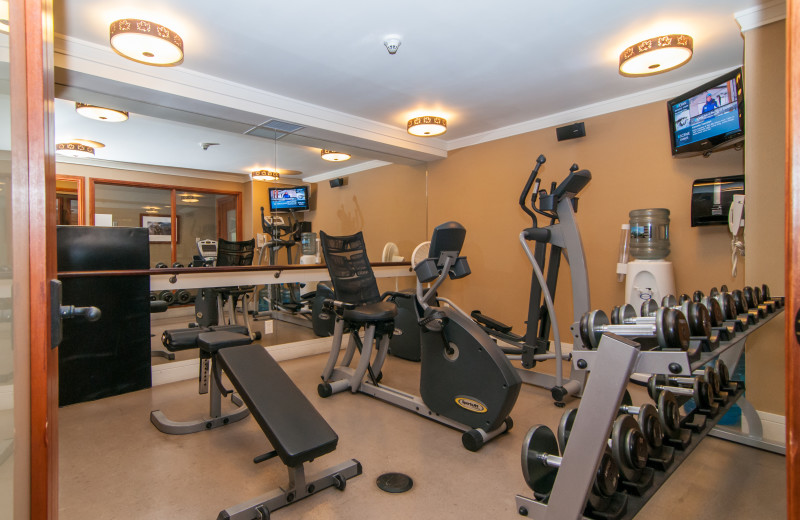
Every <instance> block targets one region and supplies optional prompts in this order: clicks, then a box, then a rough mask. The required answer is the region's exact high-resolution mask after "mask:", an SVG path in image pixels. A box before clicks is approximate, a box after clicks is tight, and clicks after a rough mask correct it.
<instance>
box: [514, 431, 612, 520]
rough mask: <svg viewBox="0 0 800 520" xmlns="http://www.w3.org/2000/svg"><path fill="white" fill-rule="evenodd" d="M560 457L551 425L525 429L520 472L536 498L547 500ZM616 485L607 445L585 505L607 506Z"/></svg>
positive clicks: (600, 509) (604, 507) (594, 506)
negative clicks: (526, 431) (526, 432)
mask: <svg viewBox="0 0 800 520" xmlns="http://www.w3.org/2000/svg"><path fill="white" fill-rule="evenodd" d="M562 460H563V459H562V457H561V456H559V450H558V442H557V441H556V436H555V435H553V431H552V430H551V429H550V428H548V427H547V426H545V425H543V424H540V425H537V426H534V427H533V428H531V429H530V430H528V434H527V435H526V436H525V441H524V442H523V444H522V475H523V477H524V478H525V482H526V483H527V484H528V487H530V488H531V489H532V490H533V494H534V497H535V498H536V499H537V500H539V501H542V502H546V501H547V500H548V498H549V497H550V493H551V492H552V491H553V485H554V484H555V480H556V475H557V474H558V468H560V467H561V462H562ZM618 485H619V468H618V467H617V464H616V462H615V461H614V457H613V456H612V454H611V450H610V449H609V448H606V449H605V451H604V452H603V455H602V457H601V459H600V464H599V466H598V468H597V472H596V474H595V478H594V482H593V483H592V487H591V489H590V490H589V500H588V504H587V507H588V508H590V509H592V510H594V511H603V510H606V509H608V508H609V506H610V505H611V499H612V497H614V494H615V493H616V491H617V486H618Z"/></svg>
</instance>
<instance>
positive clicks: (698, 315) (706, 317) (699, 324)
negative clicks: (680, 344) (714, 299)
mask: <svg viewBox="0 0 800 520" xmlns="http://www.w3.org/2000/svg"><path fill="white" fill-rule="evenodd" d="M687 307H688V314H687V316H686V318H687V320H688V321H689V330H690V331H691V334H692V336H703V337H706V338H708V337H711V315H710V314H709V312H708V309H707V308H706V306H705V305H703V304H702V303H695V302H689V303H688V305H687Z"/></svg>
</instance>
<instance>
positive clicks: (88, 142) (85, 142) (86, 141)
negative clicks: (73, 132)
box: [69, 139, 106, 150]
mask: <svg viewBox="0 0 800 520" xmlns="http://www.w3.org/2000/svg"><path fill="white" fill-rule="evenodd" d="M69 142H70V143H78V144H82V145H84V146H88V147H90V148H94V149H95V150H97V149H98V148H105V147H106V145H104V144H103V143H101V142H99V141H92V140H90V139H70V140H69Z"/></svg>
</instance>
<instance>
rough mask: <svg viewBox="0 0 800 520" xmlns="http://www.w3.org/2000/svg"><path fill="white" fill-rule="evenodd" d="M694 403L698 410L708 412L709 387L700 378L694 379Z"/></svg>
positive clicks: (709, 404) (709, 405)
mask: <svg viewBox="0 0 800 520" xmlns="http://www.w3.org/2000/svg"><path fill="white" fill-rule="evenodd" d="M693 386H694V402H695V403H696V404H697V407H698V408H702V409H705V410H708V409H709V408H711V387H710V385H709V384H708V382H706V381H703V379H702V378H700V377H695V379H694V385H693Z"/></svg>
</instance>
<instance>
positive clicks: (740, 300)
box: [731, 289, 748, 314]
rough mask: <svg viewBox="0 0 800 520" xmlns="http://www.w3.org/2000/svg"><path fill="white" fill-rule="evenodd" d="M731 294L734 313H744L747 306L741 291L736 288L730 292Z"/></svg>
mask: <svg viewBox="0 0 800 520" xmlns="http://www.w3.org/2000/svg"><path fill="white" fill-rule="evenodd" d="M731 296H733V303H734V305H735V306H736V307H735V308H736V314H745V313H746V312H747V309H748V307H747V302H746V301H744V295H743V294H742V291H740V290H739V289H736V290H735V291H733V292H732V293H731Z"/></svg>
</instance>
